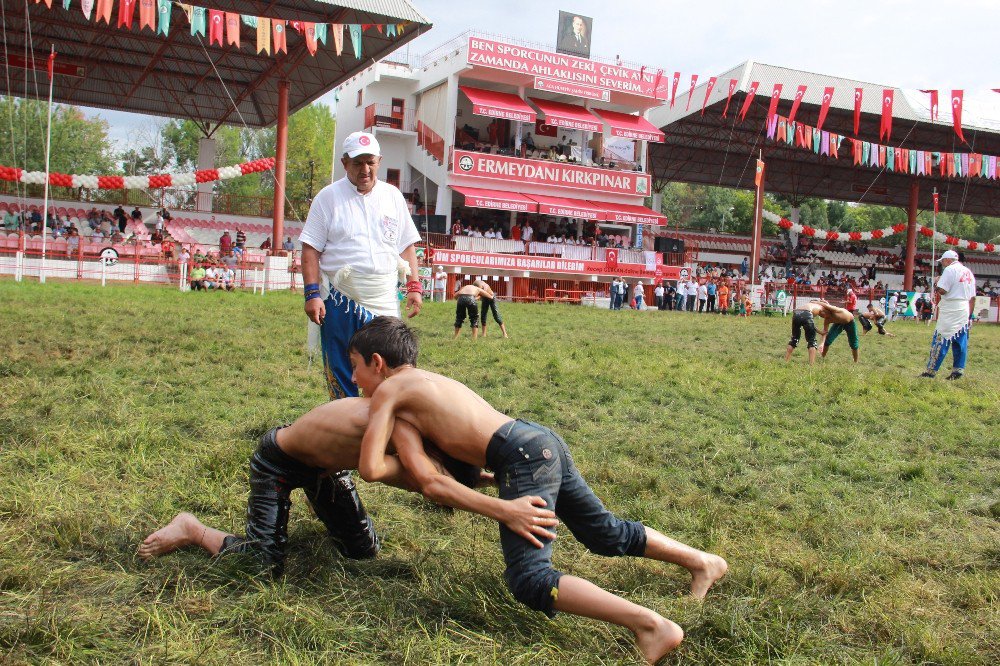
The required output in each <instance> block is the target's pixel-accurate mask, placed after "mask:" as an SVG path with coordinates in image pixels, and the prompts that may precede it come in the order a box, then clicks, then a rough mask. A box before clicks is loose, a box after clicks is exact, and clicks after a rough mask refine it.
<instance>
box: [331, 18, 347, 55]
mask: <svg viewBox="0 0 1000 666" xmlns="http://www.w3.org/2000/svg"><path fill="white" fill-rule="evenodd" d="M330 27H331V29H332V31H333V49H334V50H335V51H336V52H337V55H338V56H339V55H340V54H341V53H343V52H344V24H343V23H334V24H333V25H332V26H330Z"/></svg>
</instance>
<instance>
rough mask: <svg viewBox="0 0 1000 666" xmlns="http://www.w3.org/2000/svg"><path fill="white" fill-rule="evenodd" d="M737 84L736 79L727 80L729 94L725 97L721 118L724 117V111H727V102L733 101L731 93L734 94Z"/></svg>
mask: <svg viewBox="0 0 1000 666" xmlns="http://www.w3.org/2000/svg"><path fill="white" fill-rule="evenodd" d="M737 83H739V81H738V80H737V79H729V94H728V95H727V96H726V106H725V107H724V108H723V109H722V117H723V118H725V117H726V111H729V102H731V101H732V99H733V93H734V92H736V84H737Z"/></svg>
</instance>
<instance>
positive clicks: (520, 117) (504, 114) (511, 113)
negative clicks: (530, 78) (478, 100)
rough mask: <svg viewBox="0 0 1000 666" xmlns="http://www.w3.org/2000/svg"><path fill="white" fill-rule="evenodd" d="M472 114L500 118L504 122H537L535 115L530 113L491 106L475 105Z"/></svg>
mask: <svg viewBox="0 0 1000 666" xmlns="http://www.w3.org/2000/svg"><path fill="white" fill-rule="evenodd" d="M472 112H473V113H474V114H476V115H477V116H489V117H490V118H500V119H502V120H517V121H519V122H522V123H533V122H535V114H533V113H529V112H528V111H515V110H514V109H501V108H500V107H497V106H489V105H487V104H473V105H472Z"/></svg>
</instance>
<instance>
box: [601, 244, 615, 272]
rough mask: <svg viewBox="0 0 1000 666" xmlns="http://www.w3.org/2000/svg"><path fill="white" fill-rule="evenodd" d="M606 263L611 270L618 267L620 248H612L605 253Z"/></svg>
mask: <svg viewBox="0 0 1000 666" xmlns="http://www.w3.org/2000/svg"><path fill="white" fill-rule="evenodd" d="M604 265H605V266H606V267H607V269H608V270H609V271H614V270H617V269H618V250H616V249H614V248H610V249H609V250H608V251H607V252H605V253H604Z"/></svg>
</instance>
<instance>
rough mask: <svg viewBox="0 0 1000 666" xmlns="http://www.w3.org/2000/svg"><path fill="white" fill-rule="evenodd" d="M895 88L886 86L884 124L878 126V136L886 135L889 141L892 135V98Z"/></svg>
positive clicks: (883, 100)
mask: <svg viewBox="0 0 1000 666" xmlns="http://www.w3.org/2000/svg"><path fill="white" fill-rule="evenodd" d="M894 96H895V90H893V89H892V88H886V89H885V90H883V91H882V124H881V125H879V128H878V138H879V139H882V138H883V137H885V140H886V141H889V140H890V138H891V137H892V98H893V97H894Z"/></svg>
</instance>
